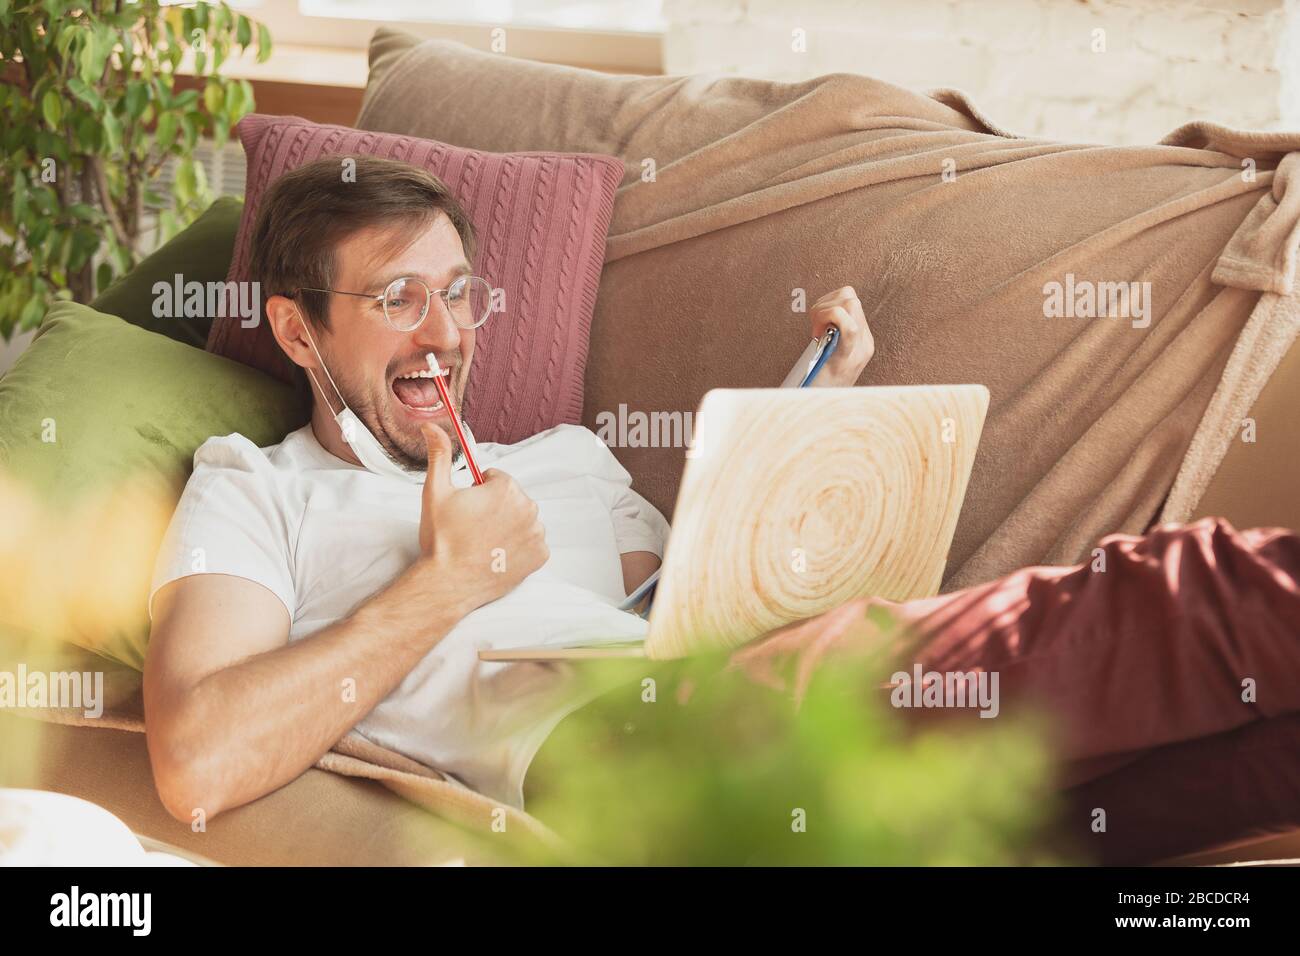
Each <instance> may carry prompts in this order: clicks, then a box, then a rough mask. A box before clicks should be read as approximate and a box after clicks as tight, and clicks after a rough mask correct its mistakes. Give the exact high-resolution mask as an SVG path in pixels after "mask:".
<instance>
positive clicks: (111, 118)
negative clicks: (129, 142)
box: [103, 113, 122, 154]
mask: <svg viewBox="0 0 1300 956" xmlns="http://www.w3.org/2000/svg"><path fill="white" fill-rule="evenodd" d="M103 123H104V145H105V147H107V149H108V152H109V153H110V154H117V153H118V152H120V151H121V149H122V121H121V120H119V119H118V118H117V116H116V115H115V114H113V113H105V114H104V120H103Z"/></svg>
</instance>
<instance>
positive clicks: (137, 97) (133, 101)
mask: <svg viewBox="0 0 1300 956" xmlns="http://www.w3.org/2000/svg"><path fill="white" fill-rule="evenodd" d="M124 100H125V102H126V113H127V115H128V116H130V117H131V119H139V118H140V117H141V116H143V115H144V110H145V107H146V106H148V105H149V84H148V83H145V82H143V81H141V80H130V81H129V82H128V83H127V84H126V96H125V97H124Z"/></svg>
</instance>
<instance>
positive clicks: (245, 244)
mask: <svg viewBox="0 0 1300 956" xmlns="http://www.w3.org/2000/svg"><path fill="white" fill-rule="evenodd" d="M238 129H239V138H240V139H241V140H242V141H243V144H244V152H245V154H246V155H247V157H248V181H247V184H246V187H245V193H244V213H243V217H242V218H241V219H240V222H239V234H238V236H237V237H236V239H235V252H234V257H233V259H232V260H231V263H230V273H229V275H228V276H227V279H228V280H229V281H236V282H238V281H246V280H247V279H248V275H249V247H250V245H251V243H252V237H253V226H254V224H255V223H256V221H257V213H258V208H259V206H260V204H261V199H262V194H263V192H264V191H265V190H266V188H267V186H268V185H269V184H270V183H271V181H272V180H274V179H275V177H276V176H278V175H280V174H281V173H283V172H285V171H287V170H290V169H293V168H295V167H297V166H300V165H302V164H303V163H306V162H310V161H311V160H314V159H318V158H320V157H321V156H339V157H345V156H358V155H367V156H383V157H386V158H388V159H399V160H403V161H405V162H408V163H411V164H412V165H415V166H420V167H422V168H424V169H427V170H428V171H429V172H431V173H433V174H434V175H435V176H437V177H438V178H439V179H440V180H442V181H443V182H444V183H445V184H446V185H447V187H448V188H449V189H450V190H451V191H452V193H453V194H455V196H456V198H457V199H458V200H459V201H460V203H461V205H462V206H463V207H464V209H465V212H466V214H467V215H468V216H469V218H470V219H471V220H472V221H473V223H474V228H475V230H476V231H477V233H478V252H477V254H476V256H475V261H474V263H473V265H474V271H475V272H476V273H477V274H479V275H481V276H484V277H485V278H486V279H488V281H490V282H491V283H492V285H493V286H494V287H497V288H500V289H503V290H504V298H505V311H504V312H500V313H497V314H496V315H494V316H493V317H492V319H491V321H489V322H488V324H487V325H485V326H484V327H483V328H482V329H480V330H479V332H478V338H477V341H476V343H475V349H474V364H473V366H472V367H471V369H470V376H469V382H468V385H467V387H466V390H465V409H464V414H465V417H466V419H467V420H468V421H469V423H470V426H471V427H472V428H473V429H474V434H475V436H476V437H477V438H478V439H480V440H481V441H496V442H516V441H519V440H520V439H523V438H527V437H528V436H529V435H534V434H536V433H537V432H539V431H542V430H544V429H546V428H550V427H551V426H553V425H558V424H561V423H577V422H579V421H581V419H582V382H583V373H584V370H585V368H586V361H587V337H588V333H589V332H590V329H591V314H592V310H593V308H594V306H595V302H596V288H597V285H598V284H599V282H600V270H601V265H602V263H603V260H604V257H605V234H606V231H607V230H608V228H609V218H610V213H611V212H612V211H613V207H614V190H615V189H616V188H617V187H618V183H619V180H620V179H621V178H622V177H623V163H622V162H621V161H620V160H618V159H615V158H614V157H611V156H600V155H596V154H591V153H546V152H528V153H488V152H482V151H479V150H473V149H461V148H460V147H457V146H448V145H447V144H445V143H438V142H434V141H432V140H427V139H415V138H413V137H409V136H397V135H392V134H388V133H370V132H364V131H362V130H355V129H348V128H346V127H342V126H322V125H320V124H317V123H312V122H309V121H307V120H304V119H300V118H298V117H294V116H262V115H257V114H253V115H250V116H246V117H245V118H244V119H243V120H242V121H241V122H240V123H239V127H238ZM264 318H265V317H264V316H263V319H264ZM207 348H208V351H209V352H216V353H217V354H219V355H224V356H226V357H228V358H232V359H235V360H236V361H239V362H243V363H245V364H247V365H251V366H253V367H254V368H258V369H261V370H262V371H265V372H269V373H270V374H272V375H275V376H276V377H277V378H281V379H283V380H285V381H288V380H289V376H290V371H291V369H290V368H289V367H288V362H287V360H286V359H285V358H284V356H283V355H282V354H281V352H280V350H279V347H278V346H277V345H276V344H275V339H274V337H273V336H272V334H271V329H270V326H269V325H268V324H267V323H266V322H265V321H261V322H259V323H258V324H257V325H256V326H255V327H253V328H243V327H242V325H241V323H240V321H239V319H238V318H218V319H217V320H216V321H214V322H213V324H212V331H211V333H210V334H209V335H208V344H207Z"/></svg>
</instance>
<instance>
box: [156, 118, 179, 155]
mask: <svg viewBox="0 0 1300 956" xmlns="http://www.w3.org/2000/svg"><path fill="white" fill-rule="evenodd" d="M178 122H179V120H178V118H177V115H176V114H175V113H163V114H162V115H161V116H159V117H158V127H157V131H156V137H157V140H158V142H159V144H160V145H161V146H162V147H163V150H164V151H165V150H167V149H170V148H171V146H172V144H173V142H175V140H176V124H177V123H178Z"/></svg>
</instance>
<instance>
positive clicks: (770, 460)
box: [479, 385, 989, 661]
mask: <svg viewBox="0 0 1300 956" xmlns="http://www.w3.org/2000/svg"><path fill="white" fill-rule="evenodd" d="M988 401H989V393H988V389H986V388H985V387H984V386H982V385H916V386H898V387H855V388H814V389H807V388H753V389H714V390H713V391H710V392H708V393H707V394H706V395H705V396H704V398H703V399H702V400H701V402H700V405H699V409H698V411H697V413H696V416H695V434H694V437H693V441H692V442H691V446H690V447H689V448H688V450H687V452H686V467H685V470H684V472H683V474H682V482H681V487H680V489H679V490H678V494H677V503H676V507H675V509H674V513H673V521H672V527H671V531H670V534H669V537H668V542H667V546H666V549H665V552H664V560H663V565H662V567H661V568H660V570H659V573H658V576H657V578H655V579H654V580H652V581H648V582H647V583H646V585H643V586H642V587H641V588H638V589H637V591H636V592H634V593H633V594H632V595H630V596H629V598H628V601H626V602H625V603H624V604H623V605H622V607H623V608H624V610H627V611H628V612H629V613H638V611H637V607H638V605H640V604H642V603H645V602H652V603H650V605H649V608H648V610H647V611H641V612H639V613H642V615H643V616H648V622H649V628H648V631H647V633H646V636H645V639H644V640H641V641H634V642H627V641H621V642H600V641H592V640H585V641H582V642H574V643H572V644H565V643H559V644H548V645H546V646H535V647H514V648H501V649H495V650H484V651H480V652H479V658H480V659H481V660H485V661H554V660H581V659H586V658H617V657H645V658H651V659H654V660H668V659H676V658H681V657H687V656H690V655H693V654H697V653H707V652H713V651H721V650H727V649H731V648H734V647H738V646H740V645H742V644H745V643H748V642H749V641H751V640H753V639H754V638H756V637H759V636H760V635H762V634H764V633H766V632H767V631H770V630H773V629H775V628H778V627H782V626H784V625H786V624H791V623H793V622H795V621H799V620H802V619H804V618H809V617H814V616H816V615H818V614H821V613H823V612H825V611H829V610H832V609H834V608H836V607H839V606H840V605H842V604H844V603H845V602H847V601H850V600H852V599H854V598H857V597H862V596H875V597H882V598H887V599H889V600H894V601H905V600H909V599H911V598H919V597H931V596H933V595H935V594H937V593H938V590H939V584H940V582H941V580H942V577H943V570H944V566H945V564H946V563H947V560H948V550H949V548H950V547H951V545H952V536H953V532H954V531H955V529H956V527H957V518H958V516H959V515H960V513H961V506H962V501H963V500H964V498H965V495H966V485H967V482H968V481H969V479H970V472H971V466H972V465H973V464H974V461H975V452H976V449H977V447H978V445H979V439H980V433H981V431H982V429H983V427H984V417H985V414H986V412H987V411H988Z"/></svg>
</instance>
